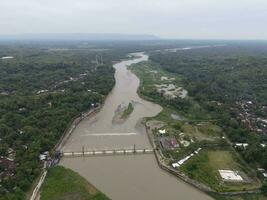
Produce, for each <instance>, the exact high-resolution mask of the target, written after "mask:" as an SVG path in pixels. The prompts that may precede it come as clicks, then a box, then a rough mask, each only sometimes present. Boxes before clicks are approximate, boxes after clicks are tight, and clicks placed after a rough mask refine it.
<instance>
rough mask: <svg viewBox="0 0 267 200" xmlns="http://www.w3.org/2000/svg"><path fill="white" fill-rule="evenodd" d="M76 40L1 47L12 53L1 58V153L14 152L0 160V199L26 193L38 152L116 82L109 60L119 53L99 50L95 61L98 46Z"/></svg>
mask: <svg viewBox="0 0 267 200" xmlns="http://www.w3.org/2000/svg"><path fill="white" fill-rule="evenodd" d="M76 45H77V44H76ZM76 45H73V46H71V47H70V46H68V45H65V46H64V45H63V44H57V45H55V44H45V45H44V44H43V45H39V44H35V45H33V44H31V45H30V44H25V45H21V46H13V45H8V46H2V47H1V48H0V49H1V50H0V56H1V55H12V56H14V58H13V59H11V60H0V156H1V158H0V159H7V158H14V161H5V162H1V164H0V170H1V173H0V174H1V175H0V179H1V187H0V199H1V200H2V199H4V200H5V199H25V193H26V192H27V191H28V190H29V189H30V187H31V185H32V182H33V181H34V180H35V178H36V177H37V176H38V175H39V173H40V169H41V168H42V163H41V162H40V161H39V155H40V153H42V152H44V151H51V150H52V148H53V147H54V145H55V144H56V143H57V141H58V140H59V138H60V137H61V135H62V134H63V133H64V130H65V129H66V128H67V126H68V125H69V124H70V122H71V121H72V119H73V118H75V117H77V116H79V115H80V113H81V112H84V111H86V110H88V109H90V108H91V106H92V104H95V103H102V101H103V100H104V98H105V96H106V95H107V94H108V92H109V91H110V90H111V88H112V87H113V85H114V83H115V81H114V76H113V75H114V69H113V67H112V63H111V61H112V60H113V59H117V58H118V57H119V56H120V54H118V53H114V52H113V51H108V52H102V56H103V63H101V64H98V65H97V64H96V63H95V62H93V61H94V60H95V57H96V54H99V52H96V51H93V50H90V49H89V48H87V49H81V48H80V47H78V46H79V45H77V46H76ZM60 47H61V48H63V47H64V48H67V50H58V49H56V48H60ZM10 152H12V153H10ZM2 170H3V171H2ZM2 172H3V173H2Z"/></svg>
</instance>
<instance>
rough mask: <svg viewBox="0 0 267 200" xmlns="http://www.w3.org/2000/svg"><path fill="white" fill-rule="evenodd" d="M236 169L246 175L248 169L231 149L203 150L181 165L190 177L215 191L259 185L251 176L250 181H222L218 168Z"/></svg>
mask: <svg viewBox="0 0 267 200" xmlns="http://www.w3.org/2000/svg"><path fill="white" fill-rule="evenodd" d="M220 169H222V170H225V169H226V170H238V171H240V172H243V173H244V174H246V175H250V171H249V170H248V168H246V166H244V165H243V164H242V162H241V161H240V160H238V158H237V157H236V156H235V154H234V153H233V152H232V151H231V150H213V149H212V150H203V151H202V152H201V153H200V154H199V155H198V156H195V157H193V158H192V159H191V160H189V161H188V162H187V163H186V164H184V165H183V166H182V167H181V170H182V171H183V172H185V173H186V174H188V175H189V176H190V177H191V178H193V179H196V180H198V181H200V182H203V183H205V184H207V185H209V186H210V187H211V188H213V189H214V190H216V191H220V192H222V191H223V192H225V191H240V190H246V189H254V188H258V187H260V185H261V184H260V182H259V181H258V180H256V179H252V178H251V183H229V182H223V181H222V179H221V177H220V174H219V172H218V170H220Z"/></svg>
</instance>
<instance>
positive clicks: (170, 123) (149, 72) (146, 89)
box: [130, 62, 260, 197]
mask: <svg viewBox="0 0 267 200" xmlns="http://www.w3.org/2000/svg"><path fill="white" fill-rule="evenodd" d="M137 68H138V69H137ZM130 69H131V70H132V72H133V73H135V74H136V75H137V76H138V77H139V78H140V82H141V84H140V86H139V88H138V94H139V95H140V96H141V97H143V98H144V99H147V100H150V101H153V102H155V103H159V104H160V105H162V106H163V107H164V109H163V112H162V113H160V114H159V115H158V116H157V117H154V118H149V119H148V120H151V119H154V120H160V121H161V120H162V121H163V122H164V123H165V125H164V128H163V129H165V130H167V132H168V134H167V137H168V136H169V134H170V133H169V131H170V132H178V133H180V132H181V130H184V131H191V132H190V134H191V135H193V136H194V137H196V136H197V137H199V138H198V139H202V138H204V139H209V140H210V141H213V137H214V138H216V137H218V136H219V135H220V134H221V133H219V132H218V131H217V132H218V133H216V132H214V133H216V134H214V133H212V134H209V135H204V134H202V133H201V132H200V131H198V130H197V126H196V127H195V128H194V127H193V126H192V125H190V127H189V124H186V123H185V121H184V120H182V119H178V120H177V119H172V118H171V116H172V113H175V112H177V111H176V110H175V109H172V110H170V107H171V106H170V105H168V103H166V102H168V101H169V99H168V98H167V99H166V100H164V99H163V98H160V99H159V98H157V99H156V100H155V99H154V98H152V97H151V96H153V95H154V97H155V96H156V94H155V93H156V88H154V86H155V84H160V83H161V82H163V83H164V84H170V83H175V84H180V79H181V77H179V76H178V75H175V74H170V73H167V72H163V71H162V70H161V69H160V68H158V67H151V63H149V62H146V63H143V64H138V65H135V66H131V67H130ZM162 77H163V78H162ZM160 80H161V81H160ZM146 94H150V95H149V96H147V95H146ZM179 114H180V113H179ZM167 115H169V116H167ZM190 115H192V114H190ZM190 115H187V117H190ZM192 116H194V115H192ZM189 119H190V118H189ZM199 122H200V121H199ZM199 122H198V123H199ZM183 124H186V127H187V129H185V128H184V127H185V126H183ZM173 127H175V128H178V129H180V130H176V129H175V128H173ZM191 127H192V128H191ZM211 127H215V126H211V125H209V126H208V129H206V130H207V131H206V132H211V130H212V129H213V128H211ZM188 128H190V129H188ZM193 128H194V129H193ZM146 129H147V133H148V136H149V138H150V142H151V145H152V146H153V147H154V148H155V149H156V150H155V156H156V159H157V162H158V164H159V166H160V168H162V169H163V170H165V171H167V172H168V173H170V174H172V175H175V176H176V177H178V178H179V179H182V180H183V181H185V182H186V183H188V184H190V185H192V186H194V187H196V188H197V189H199V190H201V191H203V192H205V193H207V194H216V195H222V196H224V197H229V196H233V195H241V194H242V195H243V194H256V195H257V194H258V193H259V192H260V191H259V189H258V188H256V189H246V190H244V189H243V190H239V191H225V192H218V191H215V190H214V189H213V188H211V187H209V186H208V185H207V184H203V183H201V182H200V181H197V180H195V179H192V178H189V177H188V176H187V175H186V174H185V173H183V172H182V171H181V170H180V169H174V168H172V167H170V162H171V161H172V162H175V160H176V161H177V159H178V158H176V159H175V157H173V156H176V153H173V154H171V156H170V157H171V159H170V158H166V151H165V152H164V153H163V152H162V151H161V148H159V146H157V144H158V143H157V144H156V143H155V141H156V140H158V138H155V137H156V136H155V133H153V132H152V131H153V130H152V129H153V128H152V129H150V128H148V127H147V126H146ZM202 129H203V128H202ZM216 129H217V130H219V129H218V128H217V127H216ZM216 129H215V130H216ZM157 130H158V128H156V131H157ZM195 130H197V131H195ZM154 131H155V130H154ZM204 133H205V132H204ZM182 134H184V133H182ZM172 136H173V137H177V136H175V135H172ZM157 137H159V136H157ZM178 137H179V136H178ZM179 139H180V138H179ZM192 141H193V140H192V139H191V140H189V142H190V143H191V142H192ZM214 141H215V140H214ZM190 143H189V144H190ZM180 145H181V144H180ZM176 150H177V152H178V151H180V149H179V150H178V149H176ZM191 153H192V152H189V154H191ZM164 154H165V155H164ZM166 162H167V164H166ZM230 189H231V188H230Z"/></svg>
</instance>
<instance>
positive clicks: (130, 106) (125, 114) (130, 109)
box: [121, 103, 134, 119]
mask: <svg viewBox="0 0 267 200" xmlns="http://www.w3.org/2000/svg"><path fill="white" fill-rule="evenodd" d="M133 110H134V107H133V104H132V103H129V104H128V106H127V108H126V109H125V110H124V111H123V113H122V115H121V118H122V119H126V118H128V117H129V116H130V114H131V113H132V112H133Z"/></svg>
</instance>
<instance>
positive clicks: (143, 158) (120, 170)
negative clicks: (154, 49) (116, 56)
mask: <svg viewBox="0 0 267 200" xmlns="http://www.w3.org/2000/svg"><path fill="white" fill-rule="evenodd" d="M136 55H137V56H140V57H139V58H135V59H131V60H126V61H122V62H119V63H117V64H115V65H114V68H115V69H116V72H115V79H116V84H115V87H114V88H113V90H112V91H111V93H110V94H109V96H108V97H107V99H106V101H105V104H104V105H103V107H102V109H101V111H100V112H99V113H98V114H96V115H95V116H93V117H90V118H86V119H84V120H83V121H82V122H81V123H80V124H79V125H78V126H77V128H76V129H75V130H74V132H73V134H72V135H71V137H70V138H69V140H68V141H67V143H66V144H65V146H64V147H63V151H81V150H82V147H83V146H84V148H85V150H97V149H101V150H103V149H120V148H127V149H128V148H133V146H134V145H136V148H152V147H151V145H150V143H149V140H148V137H147V135H146V132H145V129H144V127H142V126H141V124H140V120H141V119H142V118H144V117H151V116H155V115H156V114H158V113H159V112H160V111H161V109H162V108H161V107H160V106H159V105H157V104H154V103H151V102H148V101H145V100H143V99H141V98H140V97H139V96H138V95H137V93H136V91H137V88H138V86H139V79H138V78H137V77H136V76H135V75H134V74H133V73H132V72H130V71H129V70H127V66H128V65H131V64H134V63H138V62H142V61H146V60H147V59H148V56H146V55H144V54H143V53H137V54H136ZM129 102H132V103H133V105H134V111H133V112H132V114H131V115H130V116H129V118H128V119H127V120H126V121H125V122H124V123H122V124H115V123H114V122H113V117H114V114H115V111H116V109H117V108H118V106H119V105H121V104H126V105H127V104H128V103H129ZM60 164H61V165H63V166H65V167H67V168H71V169H72V170H74V171H76V172H78V173H79V174H80V175H81V176H83V177H84V178H86V179H87V180H88V181H89V182H91V183H92V184H94V185H95V186H96V187H97V188H98V189H99V190H101V191H102V192H103V193H105V194H106V195H107V196H108V197H110V198H111V199H113V200H137V199H138V200H150V199H151V200H162V199H164V200H169V199H170V200H171V199H179V200H194V199H196V200H209V199H211V198H210V197H209V196H207V195H206V194H204V193H202V192H200V191H199V190H197V189H195V188H193V187H191V186H190V185H188V184H186V183H184V182H183V181H181V180H179V179H177V178H176V177H174V176H172V175H169V174H168V173H167V172H165V171H163V170H162V169H160V168H159V166H158V165H157V163H156V160H155V157H154V155H153V154H146V155H127V156H126V155H121V156H119V155H114V156H102V157H101V156H99V157H80V158H78V157H77V158H64V159H62V160H61V162H60Z"/></svg>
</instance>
